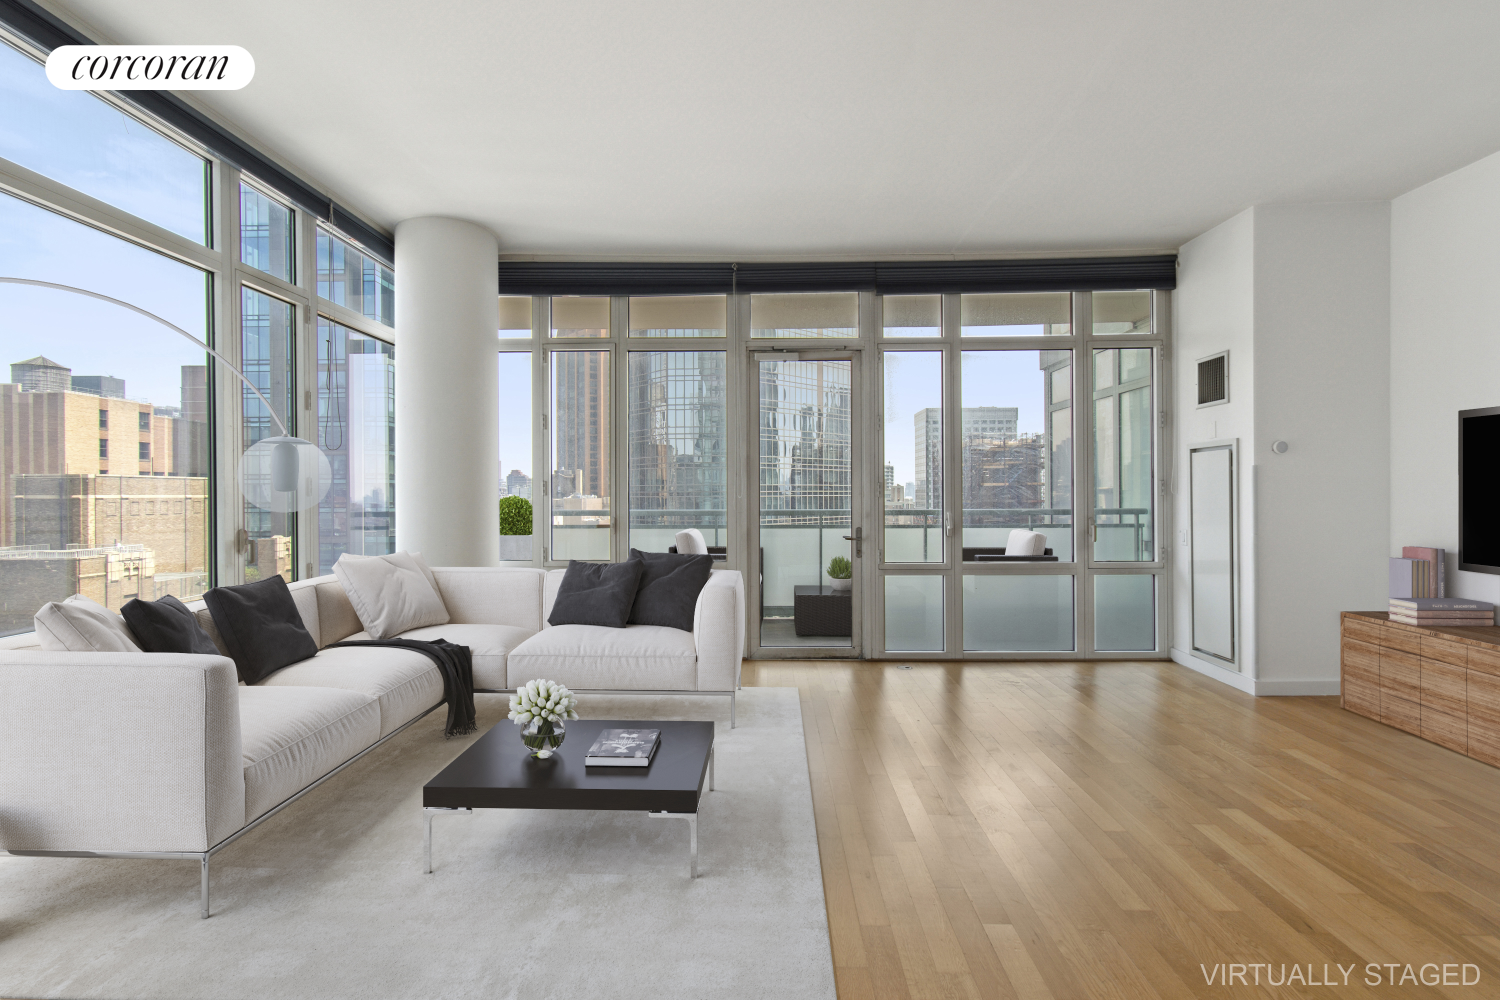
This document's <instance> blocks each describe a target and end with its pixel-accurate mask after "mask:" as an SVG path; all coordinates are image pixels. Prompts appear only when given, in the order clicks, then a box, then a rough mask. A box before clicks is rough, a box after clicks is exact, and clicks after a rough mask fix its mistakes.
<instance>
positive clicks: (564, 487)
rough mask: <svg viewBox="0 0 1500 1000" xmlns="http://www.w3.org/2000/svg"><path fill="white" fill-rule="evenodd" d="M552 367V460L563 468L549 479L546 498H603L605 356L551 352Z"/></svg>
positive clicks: (605, 491)
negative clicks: (549, 496) (553, 403)
mask: <svg viewBox="0 0 1500 1000" xmlns="http://www.w3.org/2000/svg"><path fill="white" fill-rule="evenodd" d="M552 367H553V379H554V385H555V389H554V392H555V396H554V399H555V401H556V407H555V410H554V412H553V416H552V419H553V422H554V426H553V441H554V445H553V449H554V450H553V462H554V465H555V468H557V469H559V470H564V471H560V472H559V473H557V474H555V475H554V476H553V484H552V495H553V496H555V497H557V496H571V495H572V494H574V493H579V494H582V495H584V496H600V497H608V496H609V494H610V487H609V483H608V479H609V467H610V461H609V414H610V405H611V404H610V400H611V398H612V396H611V393H610V385H609V367H610V356H609V354H607V353H606V352H603V351H557V352H554V353H553V355H552ZM565 474H567V475H566V479H565V478H564V476H565Z"/></svg>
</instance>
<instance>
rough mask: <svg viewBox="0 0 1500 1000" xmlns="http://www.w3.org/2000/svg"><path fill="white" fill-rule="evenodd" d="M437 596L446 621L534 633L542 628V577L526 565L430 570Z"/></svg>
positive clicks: (449, 567)
mask: <svg viewBox="0 0 1500 1000" xmlns="http://www.w3.org/2000/svg"><path fill="white" fill-rule="evenodd" d="M433 573H434V574H435V575H436V577H437V582H438V596H440V597H441V598H442V599H443V604H445V605H446V606H447V608H448V616H449V617H448V620H449V621H450V622H462V623H463V624H465V625H513V626H515V627H516V628H524V629H526V630H527V631H528V632H535V631H537V630H539V629H540V628H541V627H542V580H543V579H544V578H545V577H546V575H547V574H546V573H545V572H544V571H542V570H539V569H532V568H531V567H529V566H525V567H523V566H507V567H504V568H502V569H496V568H494V567H491V566H443V567H439V568H438V569H435V570H433Z"/></svg>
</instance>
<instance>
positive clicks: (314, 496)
mask: <svg viewBox="0 0 1500 1000" xmlns="http://www.w3.org/2000/svg"><path fill="white" fill-rule="evenodd" d="M0 284H7V285H34V286H36V287H38V288H52V289H56V290H57V291H61V292H72V293H73V294H75V295H85V296H87V297H89V298H91V299H98V300H100V301H101V302H110V303H113V304H114V305H117V306H120V307H122V308H125V309H129V310H130V311H131V312H133V313H139V314H140V315H142V316H145V317H146V318H147V319H150V320H155V321H156V322H157V323H160V324H161V325H162V326H164V327H166V328H167V329H169V330H171V331H172V332H174V333H176V334H178V335H180V336H182V337H185V338H187V340H188V341H190V342H191V343H193V344H194V345H196V346H197V347H200V348H202V349H203V350H204V351H206V352H207V353H208V354H210V355H212V356H213V357H214V358H216V359H217V360H218V361H219V363H220V364H222V365H223V366H224V367H226V368H228V369H229V370H230V371H232V372H234V374H235V375H236V376H238V377H239V380H240V381H241V382H243V383H245V386H246V387H247V388H248V389H249V390H250V391H251V392H253V393H255V395H256V396H257V397H258V398H259V399H260V401H261V403H262V404H264V405H265V408H266V412H267V413H269V414H270V415H271V419H272V420H273V421H274V422H275V423H276V427H277V429H278V430H280V431H281V435H280V436H279V437H271V438H262V439H261V440H259V441H257V442H255V444H253V445H251V446H250V448H249V449H247V450H246V452H245V454H244V456H243V457H242V458H241V460H240V475H239V480H240V489H241V490H242V491H243V492H244V495H245V499H246V500H248V501H250V503H252V504H254V505H255V506H256V507H259V508H260V509H261V510H267V511H270V512H272V513H274V514H288V513H291V512H293V511H299V510H306V509H308V508H309V507H313V506H316V505H317V503H318V502H319V501H320V500H322V499H323V498H324V497H325V496H327V495H328V490H329V487H330V486H332V485H333V467H332V466H330V465H329V464H328V457H327V456H326V455H324V454H323V451H322V449H320V448H319V447H318V446H317V445H315V444H313V443H312V442H311V441H307V440H304V439H303V438H299V437H293V436H292V435H290V434H288V433H287V429H286V424H284V423H282V420H281V418H280V417H279V416H277V415H276V408H275V407H273V406H272V405H271V401H270V400H269V399H267V398H266V395H265V393H263V392H261V391H260V389H259V388H257V387H256V385H255V383H254V382H251V381H250V380H249V379H248V378H246V377H245V373H244V372H242V371H240V370H239V368H238V367H236V366H235V365H234V364H233V363H231V362H230V360H229V359H228V358H226V357H224V355H222V354H220V353H219V352H218V351H216V350H214V349H213V348H212V347H209V346H208V345H207V344H205V343H204V342H203V341H201V340H199V339H198V338H197V337H195V336H193V335H192V334H191V333H188V332H187V331H186V330H184V329H183V328H182V327H180V326H177V325H176V324H174V323H171V322H168V321H167V320H164V319H162V318H161V317H160V316H158V315H156V314H155V313H152V312H147V311H146V310H144V309H142V308H141V307H139V306H133V305H131V304H130V303H129V302H124V301H121V300H120V299H116V298H111V297H110V296H108V295H101V294H99V293H98V292H91V291H89V290H88V289H86V288H75V287H74V286H72V285H60V284H57V283H56V282H52V281H38V280H36V279H35V278H7V277H0Z"/></svg>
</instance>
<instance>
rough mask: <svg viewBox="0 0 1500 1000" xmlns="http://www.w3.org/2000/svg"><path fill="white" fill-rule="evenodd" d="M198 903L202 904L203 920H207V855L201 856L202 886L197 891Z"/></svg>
mask: <svg viewBox="0 0 1500 1000" xmlns="http://www.w3.org/2000/svg"><path fill="white" fill-rule="evenodd" d="M199 897H200V902H201V903H202V904H203V919H204V920H207V919H208V855H207V854H205V855H203V885H202V888H201V889H200V890H199Z"/></svg>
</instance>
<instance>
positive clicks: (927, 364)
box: [884, 351, 1046, 483]
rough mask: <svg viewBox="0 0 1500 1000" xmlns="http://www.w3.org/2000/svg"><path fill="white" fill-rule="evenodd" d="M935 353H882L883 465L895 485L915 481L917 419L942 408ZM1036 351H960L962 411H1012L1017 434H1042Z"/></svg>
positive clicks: (1041, 384) (1041, 394) (1041, 387)
mask: <svg viewBox="0 0 1500 1000" xmlns="http://www.w3.org/2000/svg"><path fill="white" fill-rule="evenodd" d="M940 358H941V355H940V354H939V352H937V351H887V352H886V353H885V361H884V364H885V460H886V461H887V462H889V463H890V464H891V465H892V466H894V467H895V470H896V482H898V483H912V482H916V478H917V476H916V449H917V434H916V420H915V419H914V418H915V416H916V414H917V413H918V412H920V411H921V410H924V409H926V408H927V407H929V406H941V405H942V385H941V382H940V375H939V370H940ZM1040 361H1041V352H1039V351H964V352H962V355H961V362H960V363H961V365H962V372H963V381H962V386H961V389H960V392H961V395H962V397H963V405H964V406H1014V407H1016V408H1017V410H1018V411H1019V412H1018V413H1017V419H1018V427H1017V429H1018V430H1019V432H1020V433H1022V434H1040V433H1041V432H1042V410H1043V408H1044V407H1045V405H1046V396H1045V388H1046V387H1045V384H1044V382H1043V380H1042V371H1041V368H1040Z"/></svg>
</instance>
